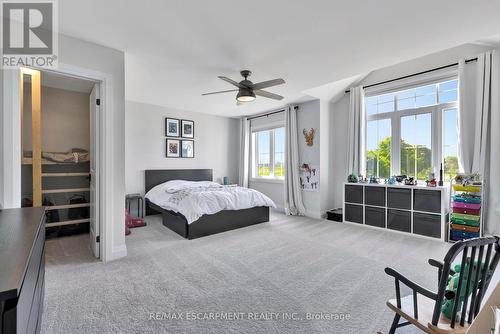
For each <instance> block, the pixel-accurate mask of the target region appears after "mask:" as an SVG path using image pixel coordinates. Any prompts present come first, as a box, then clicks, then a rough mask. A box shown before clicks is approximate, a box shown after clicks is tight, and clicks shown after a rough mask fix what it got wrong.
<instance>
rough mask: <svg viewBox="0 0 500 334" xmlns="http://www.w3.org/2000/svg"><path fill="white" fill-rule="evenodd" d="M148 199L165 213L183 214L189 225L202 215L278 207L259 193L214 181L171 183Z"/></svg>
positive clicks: (150, 193) (163, 184)
mask: <svg viewBox="0 0 500 334" xmlns="http://www.w3.org/2000/svg"><path fill="white" fill-rule="evenodd" d="M146 198H147V199H148V200H150V201H151V202H152V203H154V204H156V205H158V206H159V207H161V208H163V209H165V210H170V211H174V212H177V213H180V214H182V215H183V216H184V217H186V220H187V222H188V224H191V223H192V222H194V221H196V220H198V219H199V218H200V217H201V216H202V215H210V214H214V213H217V212H219V211H222V210H241V209H249V208H253V207H257V206H268V207H276V205H275V204H274V202H273V201H272V200H271V199H270V198H269V197H267V196H266V195H264V194H262V193H261V192H259V191H257V190H254V189H248V188H243V187H234V186H222V185H219V184H217V183H214V182H189V181H177V180H176V181H168V182H165V183H162V184H159V185H157V186H156V187H154V188H153V189H151V190H150V191H148V193H147V194H146Z"/></svg>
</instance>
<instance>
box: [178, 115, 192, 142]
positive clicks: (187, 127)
mask: <svg viewBox="0 0 500 334" xmlns="http://www.w3.org/2000/svg"><path fill="white" fill-rule="evenodd" d="M181 128H182V137H183V138H194V122H193V121H189V120H186V119H183V120H182V121H181Z"/></svg>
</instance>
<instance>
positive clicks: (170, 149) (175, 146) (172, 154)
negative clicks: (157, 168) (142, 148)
mask: <svg viewBox="0 0 500 334" xmlns="http://www.w3.org/2000/svg"><path fill="white" fill-rule="evenodd" d="M166 151H167V158H178V157H180V153H181V148H180V140H179V139H168V138H167V145H166Z"/></svg>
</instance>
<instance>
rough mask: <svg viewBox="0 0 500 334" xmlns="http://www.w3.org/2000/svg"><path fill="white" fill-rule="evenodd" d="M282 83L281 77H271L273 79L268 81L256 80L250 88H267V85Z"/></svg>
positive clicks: (283, 81)
mask: <svg viewBox="0 0 500 334" xmlns="http://www.w3.org/2000/svg"><path fill="white" fill-rule="evenodd" d="M284 83H285V80H283V79H273V80H268V81H262V82H257V83H256V84H253V86H252V88H253V89H262V88H268V87H273V86H278V85H282V84H284Z"/></svg>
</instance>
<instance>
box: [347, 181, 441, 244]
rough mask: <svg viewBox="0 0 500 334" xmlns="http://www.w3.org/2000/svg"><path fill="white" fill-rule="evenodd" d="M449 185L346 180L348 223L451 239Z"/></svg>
mask: <svg viewBox="0 0 500 334" xmlns="http://www.w3.org/2000/svg"><path fill="white" fill-rule="evenodd" d="M448 198H449V190H448V187H432V188H431V187H422V186H404V185H389V184H364V183H344V222H347V223H356V224H362V225H367V226H372V227H378V228H385V229H388V230H393V231H397V232H403V233H409V234H414V235H419V236H424V237H429V238H435V239H440V240H442V241H446V239H447V237H448V236H447V222H448V215H449V209H448V208H449V205H448V204H449V202H448Z"/></svg>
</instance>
